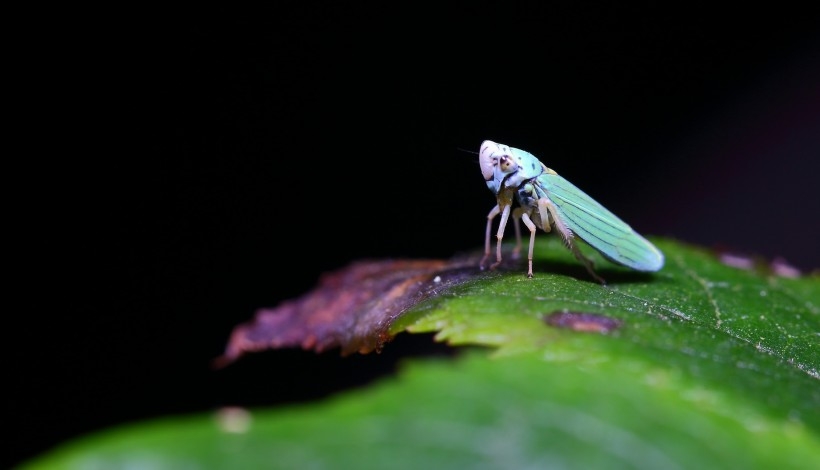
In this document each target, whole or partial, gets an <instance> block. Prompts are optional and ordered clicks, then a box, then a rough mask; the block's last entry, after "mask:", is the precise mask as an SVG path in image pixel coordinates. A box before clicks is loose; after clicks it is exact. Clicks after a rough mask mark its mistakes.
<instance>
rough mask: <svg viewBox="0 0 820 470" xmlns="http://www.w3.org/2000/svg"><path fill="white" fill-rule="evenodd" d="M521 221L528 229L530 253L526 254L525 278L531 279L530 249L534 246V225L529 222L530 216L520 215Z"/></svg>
mask: <svg viewBox="0 0 820 470" xmlns="http://www.w3.org/2000/svg"><path fill="white" fill-rule="evenodd" d="M521 220H522V221H524V225H526V226H527V228H528V229H530V251H529V252H528V254H527V265H528V266H527V277H529V278H531V277H532V249H533V247H534V246H535V224H534V223H532V220H530V216H528V215H527V214H526V213H522V214H521Z"/></svg>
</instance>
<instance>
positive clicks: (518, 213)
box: [512, 207, 529, 259]
mask: <svg viewBox="0 0 820 470" xmlns="http://www.w3.org/2000/svg"><path fill="white" fill-rule="evenodd" d="M526 215H527V214H526V212H525V210H524V208H523V207H516V208H515V210H514V211H513V212H512V216H513V227H515V248H513V251H512V257H513V259H518V257H519V256H520V255H521V224H519V223H518V221H519V220H521V217H522V216H523V217H526ZM524 223H526V222H524ZM528 227H529V226H528Z"/></svg>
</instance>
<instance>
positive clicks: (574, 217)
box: [536, 173, 663, 271]
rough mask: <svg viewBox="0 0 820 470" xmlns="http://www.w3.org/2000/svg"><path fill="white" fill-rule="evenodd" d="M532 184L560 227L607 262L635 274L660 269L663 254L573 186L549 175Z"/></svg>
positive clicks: (554, 175) (553, 175)
mask: <svg viewBox="0 0 820 470" xmlns="http://www.w3.org/2000/svg"><path fill="white" fill-rule="evenodd" d="M536 181H537V182H538V186H540V188H539V189H542V190H544V191H545V192H546V195H547V197H548V198H549V199H550V200H551V201H552V202H553V203H554V204H555V206H556V208H557V210H558V215H559V217H560V218H561V220H562V221H563V222H564V224H565V225H566V226H567V227H569V229H570V230H572V231H573V233H575V235H577V236H578V237H580V238H581V239H583V240H584V241H585V242H587V243H589V245H590V246H592V247H593V248H595V249H596V250H598V251H599V252H600V253H601V254H602V255H604V256H605V257H606V258H607V259H609V260H610V261H612V262H614V263H617V264H622V265H624V266H629V267H630V268H632V269H636V270H638V271H657V270H659V269H661V268H662V267H663V253H661V252H660V250H658V249H657V248H656V247H655V245H653V244H652V243H650V242H649V241H648V240H647V239H645V238H644V237H642V236H640V235H639V234H638V233H637V232H635V231H634V230H632V227H630V226H629V225H627V224H626V222H624V221H623V220H621V219H619V218H618V217H617V216H616V215H615V214H613V213H612V212H610V211H609V210H608V209H606V208H605V207H604V206H602V205H601V204H599V203H598V202H597V201H595V200H594V199H592V198H591V197H589V196H588V195H587V194H586V193H585V192H583V191H581V190H580V189H578V187H577V186H575V185H574V184H572V183H570V182H569V181H567V180H566V179H564V178H563V177H561V176H559V175H557V174H550V173H544V174H542V175H541V176H539V177H538V178H537V180H536Z"/></svg>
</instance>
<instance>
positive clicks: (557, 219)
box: [538, 198, 606, 285]
mask: <svg viewBox="0 0 820 470" xmlns="http://www.w3.org/2000/svg"><path fill="white" fill-rule="evenodd" d="M541 201H544V205H545V206H546V208H547V210H548V211H549V214H550V216H552V220H553V223H554V224H555V228H556V229H557V230H558V233H560V234H561V238H563V239H564V245H566V247H567V248H569V250H570V251H572V254H573V255H575V259H577V260H578V261H580V262H581V263H582V264H583V265H584V267H585V268H586V269H587V272H588V273H589V274H590V275H591V276H592V277H593V278H594V279H595V280H596V281H598V282H600V283H601V284H603V285H606V281H605V280H604V278H602V277H601V276H599V275H597V274H596V273H595V270H594V269H593V267H594V263H593V262H592V260H591V259H589V258H587V257H586V256H584V254H583V253H581V250H579V249H578V247H577V246H575V244H574V243H573V242H572V239H573V238H575V235H573V234H572V230H570V229H569V227H567V226H566V225H565V224H564V221H563V220H561V216H560V214H559V212H558V209H557V208H556V207H555V204H553V203H552V201H550V200H549V199H546V198H545V199H541V200H540V201H538V203H539V207H540V205H541Z"/></svg>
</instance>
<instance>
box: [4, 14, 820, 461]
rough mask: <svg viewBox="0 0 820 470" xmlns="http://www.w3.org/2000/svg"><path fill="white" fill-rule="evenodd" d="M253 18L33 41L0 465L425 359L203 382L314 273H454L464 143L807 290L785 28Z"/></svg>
mask: <svg viewBox="0 0 820 470" xmlns="http://www.w3.org/2000/svg"><path fill="white" fill-rule="evenodd" d="M277 5H278V6H275V7H269V8H267V9H265V10H253V11H236V10H208V11H203V10H201V9H198V10H191V11H169V10H157V11H145V10H143V11H133V12H118V13H116V14H114V13H111V12H109V13H108V14H107V17H106V19H105V21H101V22H96V21H92V22H90V23H91V24H89V25H88V27H85V26H83V27H81V26H79V24H83V25H84V24H86V22H85V21H84V22H82V23H77V24H73V25H72V26H71V27H69V28H68V29H69V30H70V31H69V33H70V34H66V35H56V36H55V37H54V38H53V39H49V40H46V42H47V44H48V45H49V46H50V47H52V51H51V52H52V53H53V54H54V57H58V56H62V57H63V59H64V60H65V61H64V62H61V64H62V65H61V66H59V67H53V68H52V69H51V72H50V73H51V74H50V75H49V78H48V80H51V81H52V83H54V84H55V86H56V87H57V89H56V92H55V91H54V90H53V88H51V87H45V88H49V89H50V90H51V91H50V93H54V94H53V95H52V96H53V98H52V99H53V103H52V105H53V107H54V108H55V109H54V113H53V114H52V113H51V111H49V112H46V111H43V112H42V114H43V115H44V116H52V115H54V116H58V117H59V119H56V118H55V119H53V120H51V121H49V119H48V118H46V119H45V120H44V127H43V129H50V128H52V127H53V128H58V127H59V128H60V131H61V132H65V135H66V136H67V137H66V138H65V140H60V139H56V138H54V140H55V141H56V142H51V143H54V144H57V145H58V147H59V148H61V151H60V152H59V154H57V155H55V156H56V157H57V158H58V161H57V162H56V163H49V162H48V161H47V160H45V159H41V158H37V157H36V156H35V158H34V168H33V169H32V170H31V171H33V172H34V175H35V180H36V184H35V185H34V190H33V191H31V192H30V193H26V194H33V193H38V192H40V193H42V194H47V197H45V198H43V199H44V200H43V201H40V202H41V204H40V203H38V210H31V211H29V212H26V211H23V213H24V215H25V216H26V221H25V222H23V223H21V224H20V225H21V226H23V227H24V228H30V229H31V232H32V233H31V236H24V240H23V241H22V242H32V241H33V242H34V243H33V247H32V248H26V249H22V250H20V251H21V252H23V254H24V256H25V257H26V259H27V262H26V263H25V264H24V266H23V267H22V268H21V269H20V270H19V275H18V276H16V279H17V281H19V282H20V283H21V285H22V286H27V287H33V289H17V292H15V293H19V294H23V302H22V304H21V305H20V307H17V308H16V309H15V311H14V312H12V316H13V318H14V319H20V320H21V321H22V322H21V324H20V325H17V326H13V327H10V328H9V331H11V333H10V335H9V336H11V337H12V341H11V342H9V343H7V344H10V345H11V354H10V355H9V357H10V363H11V367H10V371H9V372H8V373H7V374H8V376H9V377H10V378H11V380H10V381H9V382H8V383H10V384H12V385H9V386H7V387H9V388H10V389H11V391H12V397H11V398H10V399H9V400H8V401H7V402H6V406H8V407H9V409H8V410H7V412H6V413H5V415H6V416H10V417H11V422H12V425H10V428H12V429H14V430H15V432H14V436H13V437H12V441H11V443H10V444H9V445H8V446H7V448H9V449H13V450H12V452H11V454H10V455H9V456H8V458H9V461H10V462H14V461H19V459H22V458H26V457H29V456H32V455H35V454H37V453H39V452H42V451H44V450H46V449H48V448H50V447H51V446H53V445H55V444H58V443H60V442H63V441H65V440H66V439H69V438H72V437H76V436H78V435H81V434H83V433H86V432H91V431H96V430H100V429H103V428H105V427H108V426H111V425H116V424H122V423H127V422H132V421H135V420H140V419H144V418H151V417H157V416H164V415H169V414H179V413H187V412H196V411H206V412H208V411H211V410H214V409H216V408H218V407H219V406H224V405H242V406H260V405H268V404H283V403H292V402H298V401H304V400H310V399H315V398H317V397H322V396H325V395H327V394H328V393H333V392H334V391H337V390H341V389H344V388H347V387H351V386H355V385H359V384H363V383H366V382H367V381H369V380H371V379H372V378H374V377H377V376H379V375H380V374H384V373H388V372H389V371H391V370H392V369H393V367H394V365H395V364H396V363H397V361H400V359H401V358H402V357H404V356H406V355H409V354H415V353H430V352H432V353H444V352H445V348H444V347H443V346H435V345H432V340H431V338H430V337H428V336H421V337H416V336H413V337H410V336H409V335H400V336H399V337H398V338H397V339H396V340H395V341H394V342H393V343H390V344H389V345H388V346H387V348H386V349H385V351H384V352H383V353H382V354H380V355H375V354H372V355H368V356H356V357H348V358H340V357H339V356H338V354H336V353H335V352H330V353H326V354H322V355H316V354H313V353H306V352H302V351H295V350H294V351H275V352H269V353H261V354H257V355H254V356H251V357H248V358H247V359H246V360H242V361H240V362H239V363H237V364H234V365H232V366H230V367H229V368H227V369H225V370H221V371H213V370H212V369H210V361H211V359H212V358H214V357H215V356H217V355H219V354H220V353H221V351H222V348H223V347H224V345H225V343H226V341H227V339H228V335H229V333H230V331H231V328H232V327H233V326H234V325H235V324H237V323H240V322H243V321H245V320H247V319H249V318H250V317H251V316H252V315H253V312H254V310H255V309H257V308H259V307H266V306H275V305H277V304H278V303H279V302H281V301H282V300H285V299H289V298H293V297H296V296H298V295H301V294H303V293H305V292H306V291H308V290H309V289H310V288H311V287H312V286H313V285H314V283H315V282H316V280H317V278H318V276H319V274H320V273H322V272H324V271H327V270H331V269H337V268H340V267H342V266H344V265H346V264H347V263H348V262H350V261H352V260H356V259H361V258H389V257H392V258H446V257H450V256H452V255H454V254H456V253H459V252H461V251H466V250H472V249H476V248H479V247H480V246H481V244H482V243H483V230H484V224H485V220H486V219H485V217H486V214H487V212H488V211H489V209H490V208H491V207H492V206H493V204H494V200H493V197H492V194H491V193H490V192H489V191H488V190H487V188H486V187H485V185H484V182H483V179H482V178H481V175H480V173H479V169H478V164H477V157H476V155H475V154H472V153H468V152H464V151H461V150H459V149H466V150H469V151H471V152H476V151H478V147H479V145H480V143H481V141H483V140H485V139H491V140H495V141H497V142H501V143H506V144H508V145H511V146H514V147H519V148H523V149H525V150H528V151H530V152H532V153H534V154H535V155H536V156H538V157H539V158H540V159H541V160H542V161H543V162H544V163H545V164H547V165H548V166H550V167H551V168H553V169H555V170H557V171H558V172H559V173H561V174H562V175H563V176H564V177H566V178H567V179H569V180H570V181H572V182H574V183H575V184H576V185H578V186H579V187H581V188H583V189H584V190H586V191H587V192H588V193H590V194H591V195H592V196H593V197H595V198H596V199H597V200H598V201H600V202H602V203H603V204H605V205H606V206H607V207H608V208H610V209H611V210H612V211H613V212H615V213H616V214H618V215H619V216H621V217H622V218H623V219H624V220H626V221H627V222H628V223H630V225H632V226H633V228H635V229H636V230H638V231H639V232H641V233H642V234H644V235H661V236H669V237H673V238H677V239H680V240H682V241H688V242H693V243H698V244H702V245H705V246H709V247H727V248H731V249H734V250H736V251H738V252H742V253H748V254H754V255H761V256H766V257H769V258H771V257H775V256H783V257H785V259H786V260H788V261H789V262H790V263H791V264H793V265H795V266H797V267H799V268H801V269H803V270H804V271H810V270H812V269H814V268H817V266H818V264H820V253H818V249H817V246H816V244H817V238H818V214H819V213H820V211H819V210H818V209H820V205H819V204H818V200H819V199H820V198H818V196H817V189H816V181H817V172H818V169H820V167H819V166H818V160H820V85H818V84H820V54H818V51H820V42H819V40H820V34H818V33H820V31H819V30H818V26H817V25H818V24H820V22H818V17H817V16H816V15H812V14H811V13H809V12H808V11H802V10H798V9H795V10H790V9H789V8H788V7H787V6H785V4H780V3H779V4H778V5H779V6H778V7H776V9H774V10H773V9H772V7H769V8H768V9H753V8H752V7H750V6H744V7H743V8H740V9H733V8H728V7H727V8H715V7H714V6H708V7H706V6H704V7H699V6H694V5H693V4H692V3H686V4H683V5H682V6H680V7H673V6H669V5H667V6H664V7H663V8H660V7H656V6H647V5H633V6H618V7H616V6H607V7H592V6H588V5H587V6H580V5H576V2H551V3H545V4H543V5H540V6H538V7H524V6H520V7H514V8H510V7H507V8H505V9H504V10H499V9H497V8H488V7H487V6H479V5H477V4H473V3H468V4H465V5H455V4H448V5H443V6H440V7H439V8H438V9H433V10H424V11H422V10H418V9H412V8H407V9H402V8H399V7H397V6H395V5H394V4H391V6H389V7H388V6H383V5H382V6H378V5H364V4H359V5H357V6H351V5H343V4H333V5H324V4H317V3H304V2H293V3H279V4H277ZM72 38H73V39H77V41H76V43H71V41H70V40H71V39H72ZM69 44H71V45H69ZM74 44H76V46H75V45H74ZM43 93H45V91H43ZM86 113H87V114H86ZM89 115H90V116H89ZM39 135H40V136H41V137H42V136H44V135H48V136H50V135H52V134H50V133H48V132H41V133H40V134H39ZM42 138H43V139H46V140H48V139H51V137H42ZM30 199H32V201H31V202H35V203H37V201H33V199H35V197H34V196H31V197H30ZM542 236H547V235H542ZM22 242H21V243H22ZM21 246H32V245H29V244H28V243H26V244H25V245H22V244H21ZM43 254H45V256H41V255H43ZM4 447H6V446H4Z"/></svg>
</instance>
